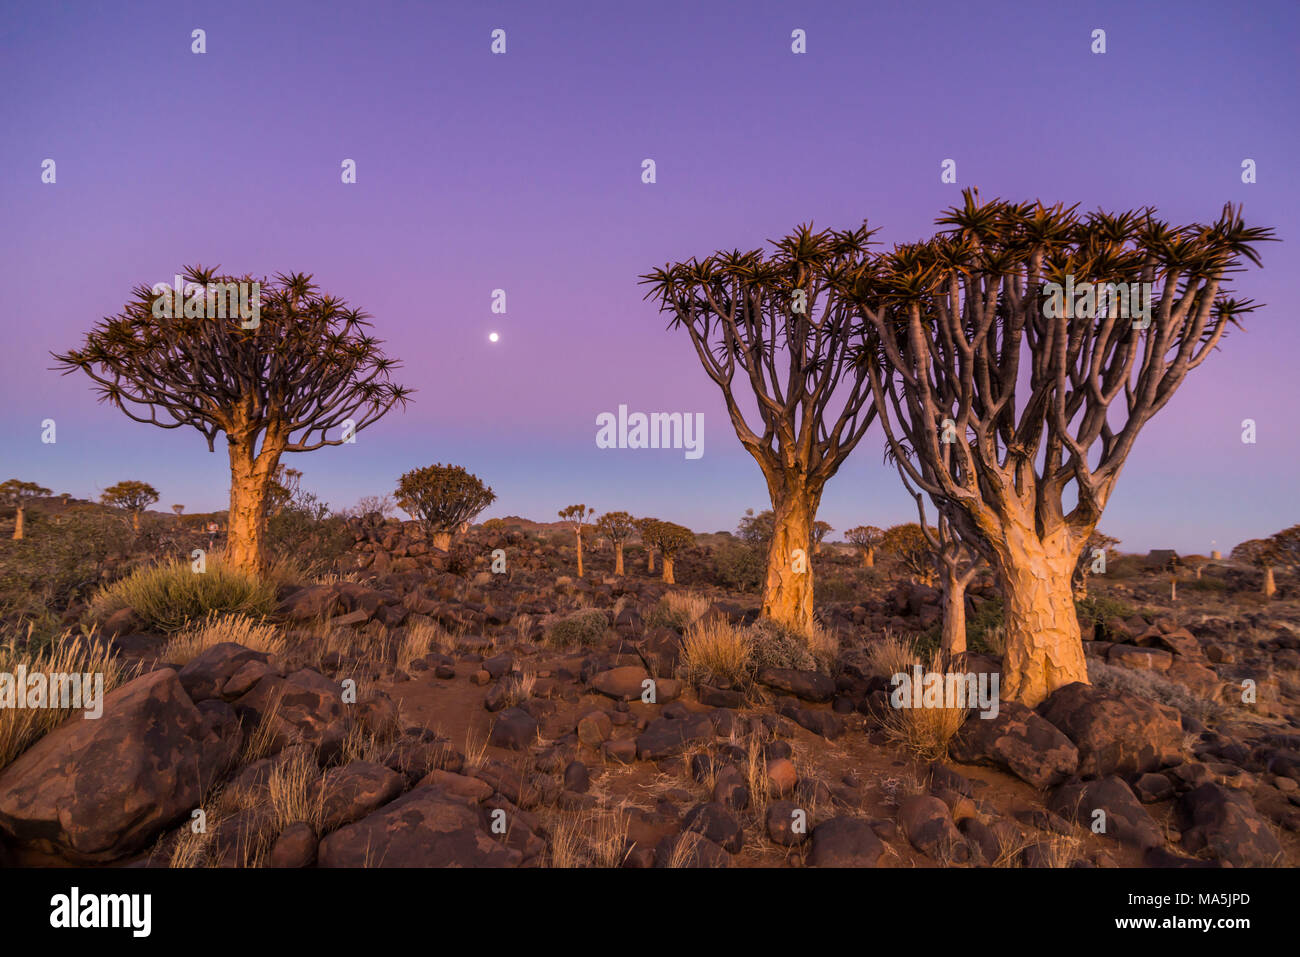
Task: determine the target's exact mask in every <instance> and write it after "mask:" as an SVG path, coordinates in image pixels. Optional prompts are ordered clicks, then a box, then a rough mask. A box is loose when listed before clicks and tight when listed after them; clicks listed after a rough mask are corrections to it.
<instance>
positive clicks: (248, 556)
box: [226, 440, 280, 576]
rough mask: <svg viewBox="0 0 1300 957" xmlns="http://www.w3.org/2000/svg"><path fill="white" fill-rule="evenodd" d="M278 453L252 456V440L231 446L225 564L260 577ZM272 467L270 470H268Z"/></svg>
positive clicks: (263, 562) (265, 451) (264, 452)
mask: <svg viewBox="0 0 1300 957" xmlns="http://www.w3.org/2000/svg"><path fill="white" fill-rule="evenodd" d="M279 458H280V455H279V452H278V451H273V452H267V450H266V448H265V446H264V447H263V451H262V454H261V455H257V456H255V455H254V454H253V445H252V441H251V440H246V441H232V442H231V443H230V518H229V520H228V523H227V524H228V532H227V539H226V561H227V562H228V563H229V564H230V565H231V566H232V567H234V568H236V569H238V570H240V571H243V572H247V573H249V574H251V575H258V576H260V575H261V574H262V573H263V572H264V571H265V570H266V564H267V562H266V546H265V541H264V539H265V534H266V505H267V499H268V494H267V493H268V491H269V489H270V484H271V483H270V480H271V475H272V473H273V472H274V471H275V465H276V462H277V461H278V460H279ZM268 466H269V467H268Z"/></svg>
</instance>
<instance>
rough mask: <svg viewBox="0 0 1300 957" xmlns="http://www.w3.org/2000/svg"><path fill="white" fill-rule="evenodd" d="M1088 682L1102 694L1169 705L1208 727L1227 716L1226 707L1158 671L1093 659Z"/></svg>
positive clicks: (1089, 666) (1090, 659) (1089, 667)
mask: <svg viewBox="0 0 1300 957" xmlns="http://www.w3.org/2000/svg"><path fill="white" fill-rule="evenodd" d="M1088 680H1089V681H1090V682H1092V683H1093V684H1094V685H1096V686H1097V687H1098V688H1101V689H1102V690H1103V691H1117V692H1119V693H1121V694H1126V695H1134V696H1136V697H1138V698H1146V699H1147V700H1148V701H1155V702H1157V703H1159V704H1165V705H1169V706H1171V707H1173V708H1177V709H1178V710H1179V711H1180V712H1182V713H1183V714H1190V715H1192V716H1193V717H1196V718H1198V719H1199V720H1201V721H1203V722H1206V723H1210V722H1217V721H1218V720H1219V719H1221V718H1222V717H1223V714H1224V708H1223V706H1222V705H1220V704H1219V703H1218V702H1217V701H1213V700H1209V699H1207V698H1204V697H1201V696H1200V695H1197V694H1193V693H1192V692H1191V691H1190V690H1188V688H1187V686H1186V685H1182V684H1179V683H1178V682H1176V681H1170V680H1169V679H1168V678H1166V677H1164V676H1163V675H1161V674H1160V673H1159V672H1156V671H1136V670H1134V669H1132V668H1124V667H1121V666H1119V665H1111V664H1107V663H1106V662H1104V661H1102V660H1100V659H1099V658H1091V657H1090V658H1088Z"/></svg>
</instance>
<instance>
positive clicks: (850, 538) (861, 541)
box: [844, 525, 885, 568]
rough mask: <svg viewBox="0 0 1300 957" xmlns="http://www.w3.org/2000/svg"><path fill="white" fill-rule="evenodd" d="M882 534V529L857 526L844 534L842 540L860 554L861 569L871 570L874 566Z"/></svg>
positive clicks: (870, 526)
mask: <svg viewBox="0 0 1300 957" xmlns="http://www.w3.org/2000/svg"><path fill="white" fill-rule="evenodd" d="M884 534H885V533H884V531H883V530H882V529H879V528H876V526H874V525H859V526H857V527H856V528H850V529H849V530H848V531H847V532H845V533H844V539H845V541H847V542H849V543H850V544H851V545H853V546H854V547H855V548H857V550H858V551H860V552H861V553H862V567H863V568H873V567H875V564H876V549H877V548H879V547H880V539H881V538H882V537H883V536H884Z"/></svg>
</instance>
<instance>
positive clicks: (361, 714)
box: [0, 518, 1300, 867]
mask: <svg viewBox="0 0 1300 957" xmlns="http://www.w3.org/2000/svg"><path fill="white" fill-rule="evenodd" d="M353 527H354V529H355V538H356V545H355V548H354V550H353V553H352V555H351V556H350V560H349V563H348V565H349V570H348V571H347V573H346V574H345V575H343V576H342V577H339V576H331V577H329V578H326V579H323V580H321V581H319V582H316V583H305V584H290V585H285V586H282V587H281V589H280V594H279V595H278V600H279V606H278V609H277V611H276V614H275V616H274V620H275V623H276V625H277V627H278V628H279V629H280V630H281V632H282V633H283V636H284V639H285V641H284V645H283V648H282V649H280V650H278V651H275V652H272V653H268V652H262V651H257V650H254V649H252V648H248V647H243V646H241V645H239V644H237V643H234V642H218V643H214V644H210V645H209V646H208V647H207V648H206V650H204V651H202V653H200V654H198V655H197V657H195V658H193V659H192V660H190V661H189V662H188V663H185V664H184V665H179V663H169V662H167V661H165V660H163V658H164V655H163V651H164V649H165V648H166V638H165V637H164V636H162V635H159V634H150V633H148V632H146V631H142V630H141V628H140V623H139V620H138V619H137V618H135V616H134V615H133V614H132V613H131V612H130V611H126V612H120V613H118V614H116V615H114V616H113V617H112V619H111V620H108V621H105V622H102V623H101V626H102V627H101V629H100V631H99V632H97V633H96V634H97V635H101V636H103V639H102V640H111V642H112V647H113V648H114V649H115V650H116V652H117V653H118V655H119V656H120V658H121V660H122V661H123V662H124V663H127V664H129V665H130V666H131V667H132V668H135V669H137V670H138V675H137V676H136V677H133V678H131V679H130V680H128V681H126V682H125V683H124V684H123V685H121V686H120V687H118V688H117V689H116V690H115V691H113V692H112V693H111V695H110V696H109V698H108V701H107V702H106V705H105V712H104V717H103V718H102V719H100V720H98V721H84V720H80V719H75V718H74V719H73V720H70V721H68V722H67V723H65V724H64V725H62V726H61V727H59V728H58V729H56V730H54V731H52V732H51V733H49V734H47V735H46V736H45V737H44V738H42V739H41V740H40V741H38V742H37V743H36V744H35V745H33V746H32V747H31V748H29V749H28V750H27V751H26V752H25V753H23V754H22V755H20V756H19V757H18V758H17V759H16V760H15V761H14V762H13V763H12V764H10V765H9V766H8V767H7V768H5V769H3V770H2V771H0V863H6V864H28V865H60V864H68V863H76V864H115V865H127V866H150V867H152V866H168V865H170V866H201V865H218V866H249V865H255V866H278V867H298V866H311V865H315V866H320V867H354V866H364V865H382V866H440V865H460V866H628V867H671V866H707V867H722V866H740V867H747V866H755V867H768V866H795V867H799V866H855V867H856V866H861V867H908V866H952V865H955V866H977V865H994V866H1013V867H1020V866H1024V867H1053V866H1084V867H1088V866H1134V865H1139V866H1140V865H1147V866H1169V867H1174V866H1181V867H1201V866H1233V867H1242V866H1292V865H1295V864H1296V863H1300V836H1298V832H1300V717H1298V716H1300V682H1298V681H1297V675H1298V674H1300V625H1298V623H1300V594H1298V593H1297V589H1296V585H1295V583H1294V582H1292V581H1290V580H1287V579H1284V578H1281V577H1280V578H1279V585H1280V586H1281V592H1280V594H1279V596H1278V597H1275V598H1273V599H1272V600H1269V601H1265V600H1263V599H1262V597H1257V596H1256V595H1255V594H1254V591H1253V588H1254V584H1253V579H1251V577H1250V575H1251V572H1250V571H1249V570H1246V569H1238V568H1234V567H1232V566H1229V565H1223V564H1220V565H1217V566H1212V567H1211V568H1210V569H1209V570H1207V571H1206V572H1205V579H1204V580H1205V581H1207V582H1212V583H1215V584H1213V586H1212V587H1209V586H1207V587H1204V588H1202V587H1195V586H1192V585H1191V584H1190V582H1189V581H1184V582H1182V583H1181V584H1180V590H1179V596H1178V599H1177V600H1176V601H1171V600H1169V595H1168V590H1169V586H1168V579H1167V578H1164V577H1160V576H1159V575H1157V574H1155V573H1147V572H1144V571H1142V570H1140V569H1134V568H1129V569H1128V570H1127V571H1125V569H1124V568H1122V567H1117V568H1116V569H1115V573H1114V574H1113V575H1108V576H1099V577H1097V578H1094V579H1093V581H1092V589H1091V590H1092V595H1093V602H1094V607H1097V608H1100V609H1102V610H1103V612H1104V611H1106V610H1109V611H1112V612H1113V611H1115V610H1116V609H1121V608H1125V606H1127V608H1126V610H1129V611H1131V614H1128V615H1127V616H1121V615H1119V614H1110V615H1109V616H1107V615H1106V614H1104V613H1103V614H1101V615H1099V616H1098V619H1097V620H1096V621H1094V622H1089V623H1088V624H1087V626H1086V627H1085V632H1086V635H1085V637H1086V638H1087V639H1088V640H1087V642H1086V650H1087V654H1088V657H1089V664H1090V671H1091V672H1092V677H1093V684H1092V685H1081V684H1079V685H1071V686H1068V687H1066V688H1062V689H1060V690H1059V691H1057V692H1056V693H1055V694H1054V695H1053V696H1052V697H1051V698H1049V699H1048V700H1047V701H1045V702H1044V703H1043V704H1042V705H1041V706H1040V707H1038V708H1037V709H1033V710H1030V709H1027V708H1024V707H1021V706H1018V705H1015V704H1012V703H1003V704H1002V706H1001V710H1000V713H999V715H998V717H997V718H996V719H993V720H984V719H980V718H979V717H978V716H974V715H972V716H971V717H970V718H969V719H967V721H966V724H965V725H964V726H963V727H962V729H961V732H960V733H959V734H958V736H957V737H956V739H955V740H954V742H953V745H952V747H951V750H950V753H949V754H948V756H947V758H946V759H944V760H938V761H935V760H927V759H924V758H920V757H918V756H917V755H916V754H915V753H913V752H912V751H910V750H909V749H908V748H906V747H905V746H903V745H902V744H900V743H899V742H898V741H897V740H896V739H895V738H894V737H893V736H891V735H890V734H889V733H887V729H886V725H885V721H884V718H885V711H886V709H887V708H888V704H887V698H888V695H887V691H888V682H887V679H886V678H885V677H884V676H883V675H881V674H880V673H879V669H878V668H877V667H875V666H874V663H873V661H874V659H873V654H872V649H873V646H874V644H875V643H876V642H879V641H880V640H882V637H883V636H884V635H886V634H894V635H903V634H919V635H925V634H927V633H932V631H933V627H934V624H935V622H937V620H938V604H937V598H938V595H937V593H936V592H934V591H933V590H932V589H928V588H926V587H925V586H922V585H914V584H911V583H909V582H906V581H905V580H902V579H901V578H900V577H899V576H898V575H897V574H894V573H891V572H890V570H889V569H888V568H879V569H875V570H869V569H861V568H859V567H858V562H857V559H856V557H854V556H853V555H852V554H850V553H841V552H839V551H837V550H835V549H832V548H829V547H828V548H827V549H825V550H824V553H823V554H822V555H819V556H818V557H817V559H816V561H815V564H814V569H815V575H816V580H817V582H818V587H819V589H820V595H821V600H820V601H819V603H818V614H819V617H820V618H821V620H822V621H823V623H824V624H825V626H826V628H827V630H828V631H830V632H833V633H834V634H835V635H836V636H837V637H838V639H839V643H840V648H839V651H838V653H837V654H836V656H835V660H834V662H833V664H832V665H831V667H830V668H829V669H828V672H829V673H826V672H822V671H815V670H809V669H798V668H774V667H768V668H765V669H762V670H759V671H758V672H757V674H756V679H755V681H754V682H753V684H752V685H749V686H745V687H726V686H722V687H719V686H714V685H710V684H707V683H697V682H694V681H691V680H688V676H687V675H686V674H685V672H684V670H683V669H682V668H681V664H682V662H681V655H682V633H681V625H682V624H683V622H682V621H681V620H680V619H674V616H673V615H672V614H671V613H670V612H671V609H668V610H666V607H667V606H666V605H665V603H664V602H662V601H661V599H662V598H663V596H664V595H665V593H668V592H686V591H689V592H690V593H691V594H693V595H698V596H701V597H702V599H704V606H705V609H706V610H704V612H703V615H704V616H705V617H706V618H707V617H709V616H712V617H716V618H719V619H722V620H725V621H727V622H730V623H732V624H736V625H744V624H747V623H749V622H752V621H753V620H754V618H755V617H756V606H757V597H756V596H755V595H752V594H743V593H730V592H726V591H723V590H722V589H719V588H718V587H716V586H715V585H714V584H713V576H712V573H711V571H710V564H709V550H708V549H707V548H698V549H694V550H692V551H691V552H689V553H688V554H686V555H683V556H681V557H679V559H678V561H677V577H678V582H679V584H678V585H677V586H667V585H664V584H663V583H662V582H660V581H658V580H657V579H656V578H655V577H654V576H651V575H649V574H647V573H646V571H645V555H644V553H643V552H641V551H640V549H639V548H638V547H632V548H629V550H628V556H627V565H628V571H629V573H630V574H629V575H627V576H625V577H622V578H615V577H613V576H612V574H611V569H612V554H611V552H610V550H609V549H608V548H607V549H605V550H604V551H602V552H590V551H589V552H588V554H587V555H586V564H587V568H586V576H585V577H584V578H582V579H579V578H577V577H576V576H575V574H574V572H575V568H576V563H575V561H574V559H575V556H574V554H573V551H574V550H573V548H572V547H571V545H569V544H568V543H567V542H566V541H565V540H564V539H563V538H562V537H560V536H558V535H556V536H554V537H553V538H552V536H551V535H550V533H548V532H547V531H546V530H545V529H543V530H541V531H540V532H539V531H537V530H536V529H530V530H529V531H526V532H525V531H522V530H498V531H485V530H483V529H474V530H472V531H471V532H470V533H469V535H468V536H467V537H466V538H465V539H464V540H463V541H462V542H460V543H458V544H457V545H456V546H455V547H454V549H453V552H452V553H447V552H441V551H439V550H437V549H435V548H433V547H432V545H431V544H430V543H429V542H428V541H427V540H426V538H425V536H424V535H423V534H422V533H420V532H419V530H418V529H417V528H416V527H414V526H412V525H409V524H406V525H403V524H401V523H397V522H392V521H390V522H381V521H378V520H377V519H374V518H372V519H369V520H357V521H355V522H354V523H353ZM498 548H499V549H503V550H504V551H505V553H506V554H507V556H508V557H509V571H508V572H507V573H505V574H493V573H492V572H491V571H489V570H488V569H489V563H490V561H491V558H490V556H491V553H492V551H493V550H494V549H498ZM992 596H993V593H992V591H991V588H990V587H988V586H984V587H982V588H979V587H977V588H976V589H974V591H973V594H972V609H971V610H972V614H976V613H978V610H979V608H980V606H981V604H982V603H983V602H986V601H990V600H992ZM562 621H568V622H570V623H572V622H574V621H578V622H580V623H581V627H576V626H574V627H568V626H565V625H563V624H559V623H561V622H562ZM593 622H595V623H596V624H595V626H593V624H592V623H593ZM557 626H558V627H557ZM566 636H574V640H573V641H571V642H568V643H567V644H566V642H565V640H564V639H565V637H566ZM91 640H101V639H91ZM966 667H967V669H968V670H973V671H980V670H996V669H997V667H998V660H997V657H996V655H994V654H992V653H991V652H989V650H988V649H984V653H972V654H971V655H970V656H969V658H968V660H967V662H966ZM647 679H652V680H653V684H652V685H651V687H652V688H653V690H654V701H653V703H647V702H646V701H645V700H643V693H644V689H645V688H646V687H647V686H646V684H645V682H646V680H647ZM1243 682H1248V683H1253V687H1254V688H1255V689H1257V694H1256V696H1255V699H1254V700H1253V701H1250V700H1243V696H1242V689H1243ZM1247 686H1249V684H1248V685H1247ZM354 692H355V693H354ZM1247 697H1248V698H1249V696H1247ZM1097 811H1102V812H1104V821H1105V827H1104V832H1103V833H1095V832H1094V831H1095V826H1096V822H1097V820H1098V819H1099V818H1098V815H1097V813H1096V812H1097Z"/></svg>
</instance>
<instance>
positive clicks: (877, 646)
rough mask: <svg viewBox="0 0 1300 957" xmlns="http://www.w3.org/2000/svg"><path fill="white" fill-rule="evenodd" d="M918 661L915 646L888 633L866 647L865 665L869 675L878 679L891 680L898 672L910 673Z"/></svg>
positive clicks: (918, 656) (919, 656)
mask: <svg viewBox="0 0 1300 957" xmlns="http://www.w3.org/2000/svg"><path fill="white" fill-rule="evenodd" d="M920 661H921V655H920V654H918V652H917V649H916V646H915V645H914V644H913V643H912V642H911V641H909V640H908V639H906V638H901V637H899V636H898V635H895V634H893V633H892V632H890V631H886V632H885V633H884V635H883V636H881V637H880V638H879V639H878V640H876V641H873V642H872V643H871V644H869V645H867V664H868V666H869V667H870V668H871V673H872V674H873V675H874V676H876V677H879V678H891V677H893V676H894V675H896V674H898V673H899V672H900V671H902V672H906V671H910V670H911V668H912V666H913V665H915V664H918V663H919V662H920Z"/></svg>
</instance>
